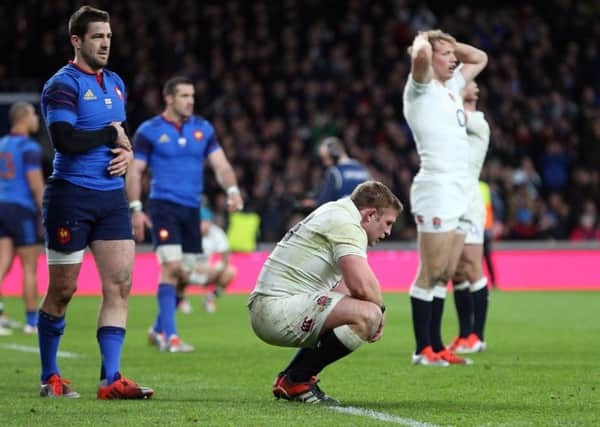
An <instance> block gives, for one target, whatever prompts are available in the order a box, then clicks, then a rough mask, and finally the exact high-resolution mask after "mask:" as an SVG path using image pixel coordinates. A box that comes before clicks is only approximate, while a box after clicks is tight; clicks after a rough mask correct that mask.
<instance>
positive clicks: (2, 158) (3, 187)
mask: <svg viewBox="0 0 600 427" xmlns="http://www.w3.org/2000/svg"><path fill="white" fill-rule="evenodd" d="M8 116H9V120H10V125H11V128H10V134H8V135H6V136H4V137H3V138H2V139H0V284H2V280H3V279H4V277H5V276H6V274H7V273H8V271H9V270H10V267H11V265H12V262H13V259H14V256H15V253H16V254H17V255H19V258H21V267H22V269H23V301H24V303H25V326H24V329H23V330H24V332H25V333H26V334H35V333H36V332H37V326H36V325H37V310H36V308H37V301H36V300H37V274H36V273H37V260H38V255H39V253H40V249H41V245H40V244H39V239H38V237H39V233H38V231H40V230H39V227H38V225H39V224H40V222H39V215H40V213H41V208H42V192H43V191H44V177H43V175H42V156H41V154H42V150H41V149H40V146H39V145H38V144H37V143H36V142H35V141H34V140H33V139H31V135H33V134H35V133H36V132H37V131H38V130H39V127H40V123H39V122H40V120H39V117H38V115H37V113H36V112H35V109H34V108H33V105H31V104H28V103H26V102H17V103H15V104H13V105H12V106H11V107H10V110H9V112H8ZM0 309H1V307H0ZM0 314H2V313H1V312H0ZM10 334H12V331H11V329H8V328H6V327H4V325H2V324H0V335H10Z"/></svg>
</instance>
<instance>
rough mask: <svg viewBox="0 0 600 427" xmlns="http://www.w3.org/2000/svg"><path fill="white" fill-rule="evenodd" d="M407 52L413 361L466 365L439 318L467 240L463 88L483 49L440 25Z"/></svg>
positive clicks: (477, 67)
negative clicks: (412, 168) (413, 151)
mask: <svg viewBox="0 0 600 427" xmlns="http://www.w3.org/2000/svg"><path fill="white" fill-rule="evenodd" d="M409 53H410V56H411V71H410V74H409V76H408V80H407V82H406V86H405V88H404V100H403V101H404V102H403V104H404V111H403V112H404V117H405V118H406V121H407V123H408V125H409V126H410V129H411V131H412V133H413V137H414V139H415V143H416V146H417V152H418V154H419V157H420V161H421V164H420V169H419V172H418V174H417V175H416V177H415V179H414V181H413V184H412V187H411V195H410V198H411V209H412V213H413V215H414V217H415V221H416V223H417V231H418V249H419V267H418V270H417V274H416V277H415V280H414V282H413V283H412V285H411V288H410V291H409V294H410V299H411V306H412V315H413V327H414V333H415V338H416V351H415V353H414V354H413V358H412V361H413V363H414V364H417V365H433V366H447V365H448V364H465V363H469V362H470V361H469V360H467V359H463V358H462V357H459V356H457V355H456V354H454V353H453V352H451V351H450V350H449V349H446V348H445V346H444V344H443V342H442V339H441V321H442V313H443V307H444V300H445V297H446V285H447V282H448V280H449V279H450V278H451V277H452V276H453V274H454V270H455V269H456V265H457V264H458V259H459V257H460V252H461V249H462V246H463V242H464V239H465V235H464V232H462V230H460V228H459V218H461V216H462V215H463V214H464V213H465V210H466V206H467V201H466V195H467V187H468V186H467V183H468V178H469V173H468V168H469V166H468V165H469V142H468V139H467V133H466V129H465V126H466V118H465V112H464V109H463V104H462V98H461V97H460V90H461V89H462V88H463V87H464V86H465V84H466V83H468V82H470V81H471V80H473V79H474V78H475V77H476V76H477V75H478V74H479V73H480V72H481V71H482V70H483V68H484V67H485V65H486V64H487V55H486V54H485V52H483V51H481V50H479V49H477V48H475V47H473V46H469V45H467V44H464V43H458V42H457V41H456V40H455V39H454V37H452V36H451V35H449V34H447V33H444V32H442V31H440V30H431V31H427V32H422V33H419V34H418V35H417V36H416V37H415V39H414V41H413V44H412V46H411V47H410V48H409ZM459 63H460V64H462V65H461V67H460V69H457V66H458V65H459Z"/></svg>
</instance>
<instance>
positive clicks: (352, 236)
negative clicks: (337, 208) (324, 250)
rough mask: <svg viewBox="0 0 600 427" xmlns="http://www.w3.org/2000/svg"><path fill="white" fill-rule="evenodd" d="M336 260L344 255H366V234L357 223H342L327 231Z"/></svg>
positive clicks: (364, 256)
mask: <svg viewBox="0 0 600 427" xmlns="http://www.w3.org/2000/svg"><path fill="white" fill-rule="evenodd" d="M327 238H328V240H329V242H330V243H331V245H332V248H333V258H334V260H335V261H336V262H338V261H339V259H340V258H342V257H343V256H346V255H357V256H360V257H363V258H366V257H367V234H366V233H365V231H364V230H363V228H362V227H361V226H360V225H358V224H350V223H348V224H343V225H341V226H337V227H335V228H333V229H331V230H329V231H328V232H327Z"/></svg>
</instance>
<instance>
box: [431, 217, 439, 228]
mask: <svg viewBox="0 0 600 427" xmlns="http://www.w3.org/2000/svg"><path fill="white" fill-rule="evenodd" d="M431 223H432V224H433V228H435V229H436V230H437V229H438V228H440V227H441V226H442V219H441V218H439V217H437V216H436V217H434V218H433V219H432V220H431Z"/></svg>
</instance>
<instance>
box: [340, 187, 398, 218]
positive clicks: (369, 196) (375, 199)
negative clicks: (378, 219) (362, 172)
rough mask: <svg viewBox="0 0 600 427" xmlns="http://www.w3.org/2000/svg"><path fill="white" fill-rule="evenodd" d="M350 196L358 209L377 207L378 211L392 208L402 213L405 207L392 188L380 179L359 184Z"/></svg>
mask: <svg viewBox="0 0 600 427" xmlns="http://www.w3.org/2000/svg"><path fill="white" fill-rule="evenodd" d="M350 198H351V199H352V201H353V202H354V204H355V205H356V207H357V208H358V210H361V209H364V208H376V209H377V211H378V212H381V211H382V210H383V209H386V208H392V209H394V210H395V211H397V212H398V213H400V212H402V210H403V209H404V207H403V206H402V203H401V202H400V200H399V199H398V197H396V195H395V194H394V193H392V190H390V189H389V188H388V187H387V186H386V185H385V184H383V183H381V182H379V181H365V182H363V183H362V184H359V185H358V187H356V188H355V189H354V191H353V192H352V195H351V196H350Z"/></svg>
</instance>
